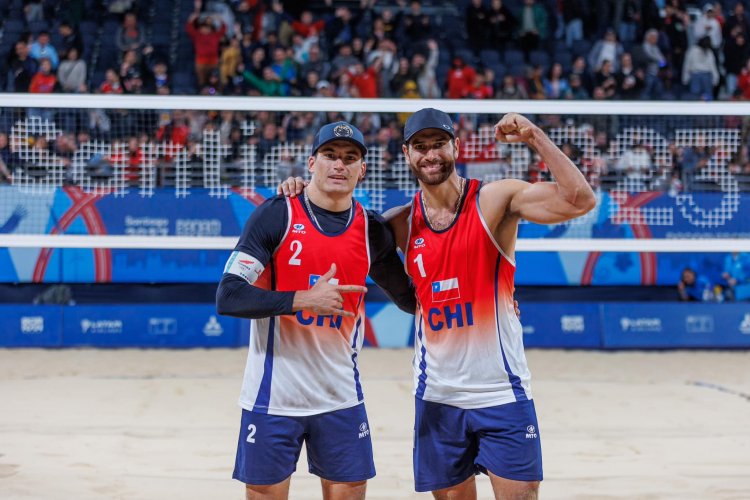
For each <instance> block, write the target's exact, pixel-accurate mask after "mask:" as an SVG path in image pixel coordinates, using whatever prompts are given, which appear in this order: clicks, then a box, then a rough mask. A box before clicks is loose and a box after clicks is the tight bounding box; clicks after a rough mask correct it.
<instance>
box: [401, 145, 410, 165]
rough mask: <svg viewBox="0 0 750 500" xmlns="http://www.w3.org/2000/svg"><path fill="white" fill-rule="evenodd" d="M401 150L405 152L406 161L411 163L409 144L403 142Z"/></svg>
mask: <svg viewBox="0 0 750 500" xmlns="http://www.w3.org/2000/svg"><path fill="white" fill-rule="evenodd" d="M401 152H403V153H404V158H406V162H407V163H409V146H408V145H406V144H401Z"/></svg>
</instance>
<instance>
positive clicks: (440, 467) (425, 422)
mask: <svg viewBox="0 0 750 500" xmlns="http://www.w3.org/2000/svg"><path fill="white" fill-rule="evenodd" d="M487 471H490V472H492V473H493V474H495V475H497V476H500V477H504V478H507V479H515V480H517V481H541V480H542V447H541V443H540V441H539V425H538V424H537V419H536V411H535V410H534V401H518V402H515V403H508V404H504V405H499V406H491V407H488V408H475V409H470V410H467V409H461V408H457V407H455V406H449V405H444V404H440V403H433V402H430V401H423V400H421V399H416V419H415V423H414V484H415V489H416V490H417V491H434V490H439V489H442V488H448V487H450V486H455V485H457V484H461V483H462V482H464V481H465V480H466V479H468V478H469V477H471V476H472V475H473V474H476V473H478V472H485V473H486V472H487Z"/></svg>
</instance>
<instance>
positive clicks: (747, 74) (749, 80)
mask: <svg viewBox="0 0 750 500" xmlns="http://www.w3.org/2000/svg"><path fill="white" fill-rule="evenodd" d="M737 87H738V88H739V90H740V92H741V94H740V95H741V96H742V98H743V99H745V100H750V59H748V61H747V62H746V63H745V66H744V67H743V68H742V71H740V76H739V78H738V79H737Z"/></svg>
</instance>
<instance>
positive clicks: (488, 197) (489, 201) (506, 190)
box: [479, 179, 531, 218]
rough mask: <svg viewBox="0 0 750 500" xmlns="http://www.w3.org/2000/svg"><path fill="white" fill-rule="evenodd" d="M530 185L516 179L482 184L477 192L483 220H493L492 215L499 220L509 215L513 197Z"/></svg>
mask: <svg viewBox="0 0 750 500" xmlns="http://www.w3.org/2000/svg"><path fill="white" fill-rule="evenodd" d="M530 185H531V184H529V183H528V182H526V181H522V180H518V179H501V180H499V181H494V182H489V183H487V184H483V185H482V187H481V188H480V190H479V206H480V208H481V209H482V213H483V214H484V216H485V218H493V217H491V216H492V214H495V215H497V216H499V217H500V218H502V217H504V216H505V215H509V212H510V210H511V205H510V202H511V201H512V200H513V197H514V196H516V195H517V194H518V193H520V192H522V191H523V190H524V189H526V188H527V187H529V186H530Z"/></svg>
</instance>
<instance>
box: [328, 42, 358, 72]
mask: <svg viewBox="0 0 750 500" xmlns="http://www.w3.org/2000/svg"><path fill="white" fill-rule="evenodd" d="M357 61H359V60H358V59H357V58H356V57H355V56H354V55H353V54H352V46H351V45H349V44H348V43H346V44H343V45H340V46H339V49H338V55H337V56H336V57H334V58H333V61H331V78H334V79H337V78H338V77H339V76H341V75H342V74H343V73H346V72H347V71H349V67H351V66H354V65H355V64H356V63H357Z"/></svg>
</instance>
